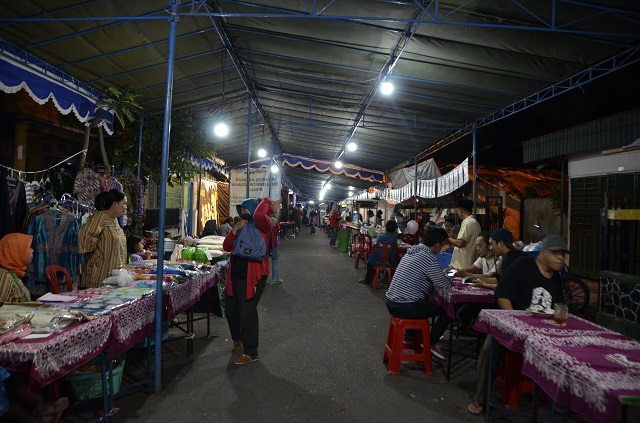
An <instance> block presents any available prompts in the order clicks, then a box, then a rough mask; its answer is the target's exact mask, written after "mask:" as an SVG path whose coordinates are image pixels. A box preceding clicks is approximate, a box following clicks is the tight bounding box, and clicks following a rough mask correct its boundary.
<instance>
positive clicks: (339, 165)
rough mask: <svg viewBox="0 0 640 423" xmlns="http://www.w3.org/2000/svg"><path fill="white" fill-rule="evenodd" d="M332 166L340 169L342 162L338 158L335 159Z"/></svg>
mask: <svg viewBox="0 0 640 423" xmlns="http://www.w3.org/2000/svg"><path fill="white" fill-rule="evenodd" d="M334 166H335V167H336V169H342V162H341V161H340V160H336V162H335V163H334Z"/></svg>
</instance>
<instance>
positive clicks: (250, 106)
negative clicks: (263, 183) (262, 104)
mask: <svg viewBox="0 0 640 423" xmlns="http://www.w3.org/2000/svg"><path fill="white" fill-rule="evenodd" d="M248 101H249V112H248V113H247V197H246V198H249V184H250V181H251V113H252V110H251V109H252V106H253V103H252V101H251V98H249V100H248Z"/></svg>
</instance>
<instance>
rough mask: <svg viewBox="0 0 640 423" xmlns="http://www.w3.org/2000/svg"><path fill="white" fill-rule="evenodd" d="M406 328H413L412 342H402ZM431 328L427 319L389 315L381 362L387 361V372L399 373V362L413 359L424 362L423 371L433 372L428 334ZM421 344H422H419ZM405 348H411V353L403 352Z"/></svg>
mask: <svg viewBox="0 0 640 423" xmlns="http://www.w3.org/2000/svg"><path fill="white" fill-rule="evenodd" d="M407 329H414V330H415V338H414V341H413V343H412V344H405V343H404V334H405V331H406V330H407ZM430 333H431V329H430V326H429V321H428V320H426V319H425V320H418V319H399V318H397V317H393V316H392V317H391V322H390V323H389V333H388V335H387V345H385V347H384V356H383V357H382V362H383V363H386V362H387V361H388V362H389V373H390V374H392V375H397V374H398V373H400V363H401V362H403V361H415V362H421V363H424V372H425V373H426V374H428V375H430V374H432V373H433V369H432V368H431V344H430V342H429V334H430ZM421 344H422V345H421ZM405 349H411V350H413V354H411V353H405V352H404V350H405Z"/></svg>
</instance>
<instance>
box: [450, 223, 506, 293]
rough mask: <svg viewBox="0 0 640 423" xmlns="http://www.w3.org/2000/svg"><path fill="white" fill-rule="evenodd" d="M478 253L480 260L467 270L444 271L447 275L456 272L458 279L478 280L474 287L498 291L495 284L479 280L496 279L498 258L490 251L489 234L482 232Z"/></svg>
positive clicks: (477, 240)
mask: <svg viewBox="0 0 640 423" xmlns="http://www.w3.org/2000/svg"><path fill="white" fill-rule="evenodd" d="M476 252H477V253H478V258H477V259H476V261H475V262H474V263H473V264H472V265H471V266H470V267H467V268H466V269H455V268H453V267H447V268H446V269H444V273H445V275H446V274H448V273H449V272H450V271H452V270H455V271H456V274H455V276H456V277H459V278H464V279H470V278H472V279H476V282H475V283H474V286H482V287H483V288H490V289H496V288H495V287H496V285H495V284H489V283H485V282H484V281H483V280H481V279H479V278H495V277H496V263H497V261H498V259H497V257H496V256H494V255H493V254H492V252H491V250H490V249H489V232H481V233H480V236H479V237H478V238H477V239H476Z"/></svg>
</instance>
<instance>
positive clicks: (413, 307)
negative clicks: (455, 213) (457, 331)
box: [386, 227, 451, 360]
mask: <svg viewBox="0 0 640 423" xmlns="http://www.w3.org/2000/svg"><path fill="white" fill-rule="evenodd" d="M447 237H448V235H447V232H446V231H445V230H444V229H442V228H437V227H428V228H426V229H425V230H424V233H423V235H422V239H423V241H422V243H421V244H417V245H414V246H413V247H411V248H410V249H409V251H407V254H405V255H404V256H403V257H402V260H400V263H399V264H398V268H397V269H396V271H395V272H394V273H393V279H392V281H391V285H390V286H389V290H388V291H387V295H386V297H387V301H386V302H387V308H388V309H389V313H390V314H391V315H392V316H394V317H398V318H400V319H428V318H430V317H434V316H439V317H438V320H436V322H435V323H434V325H433V326H432V327H431V334H430V340H431V353H432V354H433V355H434V356H435V357H437V358H439V359H441V360H444V358H445V357H444V355H443V354H442V352H441V351H440V347H439V346H438V341H439V340H440V337H441V336H442V335H443V334H444V332H445V330H447V327H448V326H449V323H451V318H450V317H449V316H448V315H447V312H446V311H444V310H443V309H442V308H440V306H439V305H438V304H436V302H435V301H433V300H432V299H431V297H430V296H431V292H432V291H433V289H434V288H449V287H451V282H450V280H449V279H447V278H446V277H445V276H444V274H443V273H442V268H441V267H440V264H439V262H438V259H437V258H436V256H435V254H437V253H439V252H440V251H444V250H446V249H447V248H448V247H449V243H448V241H447Z"/></svg>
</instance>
